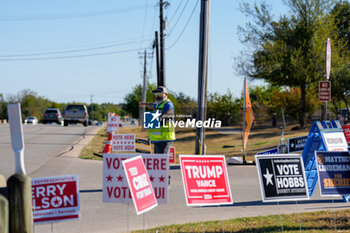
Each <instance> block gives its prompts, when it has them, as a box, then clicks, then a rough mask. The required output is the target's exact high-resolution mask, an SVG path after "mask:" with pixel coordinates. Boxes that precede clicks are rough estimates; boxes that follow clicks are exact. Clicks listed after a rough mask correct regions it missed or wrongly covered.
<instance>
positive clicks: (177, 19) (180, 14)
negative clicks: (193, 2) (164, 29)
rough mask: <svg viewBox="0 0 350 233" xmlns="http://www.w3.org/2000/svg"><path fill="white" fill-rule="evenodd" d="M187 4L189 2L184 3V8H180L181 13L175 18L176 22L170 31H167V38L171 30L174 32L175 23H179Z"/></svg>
mask: <svg viewBox="0 0 350 233" xmlns="http://www.w3.org/2000/svg"><path fill="white" fill-rule="evenodd" d="M188 2H189V0H187V1H186V3H185V5H184V7H183V8H182V11H181V13H180V15H179V17H178V18H177V20H176V22H175V24H174V26H173V27H172V29H171V30H170V31H169V33H167V36H169V35H170V34H171V33H172V32H173V30H174V28H175V27H176V25H177V23H178V22H179V20H180V18H181V16H182V14H183V13H184V12H185V9H186V6H187V4H188Z"/></svg>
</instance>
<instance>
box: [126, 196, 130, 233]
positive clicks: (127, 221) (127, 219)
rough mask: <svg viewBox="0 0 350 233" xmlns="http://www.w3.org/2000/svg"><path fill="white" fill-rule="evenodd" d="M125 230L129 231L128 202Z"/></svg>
mask: <svg viewBox="0 0 350 233" xmlns="http://www.w3.org/2000/svg"><path fill="white" fill-rule="evenodd" d="M126 224H127V226H126V232H128V233H129V203H128V207H127V208H126Z"/></svg>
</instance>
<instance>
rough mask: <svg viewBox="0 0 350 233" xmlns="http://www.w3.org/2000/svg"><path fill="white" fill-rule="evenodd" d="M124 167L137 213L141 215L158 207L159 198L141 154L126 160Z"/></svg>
mask: <svg viewBox="0 0 350 233" xmlns="http://www.w3.org/2000/svg"><path fill="white" fill-rule="evenodd" d="M123 167H124V171H125V174H126V178H127V181H128V184H129V188H130V192H131V195H132V199H133V201H134V205H135V209H136V213H137V214H138V215H139V214H142V213H144V212H147V211H149V210H151V209H153V208H154V207H156V206H157V205H158V203H157V199H156V196H155V195H154V192H153V188H152V184H151V181H150V179H149V177H148V173H147V170H146V167H145V164H144V162H143V160H142V157H141V156H140V155H139V156H136V157H133V158H130V159H128V160H124V161H123Z"/></svg>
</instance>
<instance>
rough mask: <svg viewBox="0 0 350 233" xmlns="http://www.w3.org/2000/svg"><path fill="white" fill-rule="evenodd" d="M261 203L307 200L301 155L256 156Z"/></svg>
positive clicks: (307, 193)
mask: <svg viewBox="0 0 350 233" xmlns="http://www.w3.org/2000/svg"><path fill="white" fill-rule="evenodd" d="M255 162H256V164H257V169H258V175H259V182H260V189H261V196H262V200H263V202H272V201H292V200H293V201H296V200H305V199H309V192H308V189H307V183H306V179H305V172H304V164H303V160H302V157H301V155H298V154H277V155H256V156H255Z"/></svg>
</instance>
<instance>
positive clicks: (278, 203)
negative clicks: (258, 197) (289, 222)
mask: <svg viewBox="0 0 350 233" xmlns="http://www.w3.org/2000/svg"><path fill="white" fill-rule="evenodd" d="M277 205H278V210H279V212H280V223H281V230H282V232H283V222H282V213H281V208H280V202H279V201H277Z"/></svg>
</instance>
